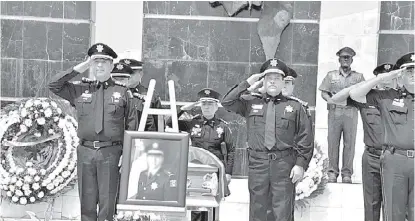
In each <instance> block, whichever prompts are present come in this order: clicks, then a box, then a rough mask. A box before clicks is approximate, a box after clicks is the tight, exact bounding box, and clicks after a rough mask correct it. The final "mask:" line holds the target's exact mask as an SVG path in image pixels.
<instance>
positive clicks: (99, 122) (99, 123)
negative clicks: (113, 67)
mask: <svg viewBox="0 0 415 221" xmlns="http://www.w3.org/2000/svg"><path fill="white" fill-rule="evenodd" d="M98 87H99V88H98V91H97V96H96V100H95V105H94V111H95V113H96V114H95V132H96V133H97V134H99V133H100V132H101V131H102V128H103V123H104V119H103V118H104V85H103V84H100V85H98Z"/></svg>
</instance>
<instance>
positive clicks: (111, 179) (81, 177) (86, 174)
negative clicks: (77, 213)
mask: <svg viewBox="0 0 415 221" xmlns="http://www.w3.org/2000/svg"><path fill="white" fill-rule="evenodd" d="M121 154H122V146H121V145H118V146H112V147H103V148H99V149H91V148H89V147H85V146H82V145H80V146H79V147H78V148H77V157H78V164H77V167H78V168H77V169H78V187H79V199H80V202H81V203H80V204H81V220H82V221H97V220H98V221H104V220H107V221H111V220H113V216H114V213H115V206H116V198H117V194H118V185H119V178H120V173H119V168H118V163H119V160H120V156H121ZM98 204H99V212H98V214H97V205H98Z"/></svg>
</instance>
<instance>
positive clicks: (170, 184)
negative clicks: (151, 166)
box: [133, 169, 178, 201]
mask: <svg viewBox="0 0 415 221" xmlns="http://www.w3.org/2000/svg"><path fill="white" fill-rule="evenodd" d="M177 196H178V189H177V179H176V176H175V175H174V174H172V173H170V172H168V171H165V170H163V169H160V170H159V171H158V172H157V173H155V174H154V175H152V176H151V177H149V173H148V170H145V171H143V172H141V174H140V179H139V181H138V191H137V195H135V196H134V197H133V198H135V199H140V200H161V201H175V200H177Z"/></svg>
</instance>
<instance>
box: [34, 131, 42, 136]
mask: <svg viewBox="0 0 415 221" xmlns="http://www.w3.org/2000/svg"><path fill="white" fill-rule="evenodd" d="M34 135H35V137H41V136H42V134H41V133H39V132H36V133H34Z"/></svg>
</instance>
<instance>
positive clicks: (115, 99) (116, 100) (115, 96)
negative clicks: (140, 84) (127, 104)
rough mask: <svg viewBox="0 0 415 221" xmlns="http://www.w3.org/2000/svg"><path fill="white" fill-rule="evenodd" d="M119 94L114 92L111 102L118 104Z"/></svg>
mask: <svg viewBox="0 0 415 221" xmlns="http://www.w3.org/2000/svg"><path fill="white" fill-rule="evenodd" d="M120 98H121V94H120V92H114V93H113V94H112V101H113V102H116V103H118V102H119V101H120Z"/></svg>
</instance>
